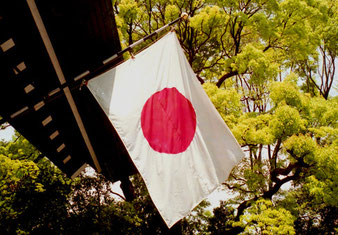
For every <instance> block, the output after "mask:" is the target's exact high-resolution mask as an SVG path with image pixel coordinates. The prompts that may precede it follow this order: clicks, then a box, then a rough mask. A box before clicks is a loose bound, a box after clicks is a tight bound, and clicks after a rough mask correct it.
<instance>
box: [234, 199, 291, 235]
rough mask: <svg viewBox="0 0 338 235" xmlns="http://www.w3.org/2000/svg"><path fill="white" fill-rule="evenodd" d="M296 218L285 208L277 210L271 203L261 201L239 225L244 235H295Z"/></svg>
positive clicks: (250, 209) (248, 211)
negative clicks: (243, 228)
mask: <svg viewBox="0 0 338 235" xmlns="http://www.w3.org/2000/svg"><path fill="white" fill-rule="evenodd" d="M294 221H295V217H294V216H292V214H291V213H290V212H289V211H287V210H285V209H284V208H276V207H274V206H273V205H272V202H271V201H268V200H263V199H260V200H258V201H257V202H256V203H255V204H254V205H252V206H251V207H250V208H249V209H248V210H247V213H246V214H244V215H243V216H242V217H241V220H240V222H237V224H238V225H240V226H242V227H245V230H244V231H245V232H244V233H243V234H254V233H257V234H295V229H294V228H293V223H294Z"/></svg>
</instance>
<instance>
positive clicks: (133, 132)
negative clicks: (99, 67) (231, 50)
mask: <svg viewBox="0 0 338 235" xmlns="http://www.w3.org/2000/svg"><path fill="white" fill-rule="evenodd" d="M88 87H89V89H90V91H91V92H92V94H93V95H94V97H95V98H96V100H97V101H98V103H99V104H100V105H101V107H102V108H103V110H104V111H105V113H106V114H107V116H108V117H109V119H110V121H111V122H112V124H113V126H114V127H115V129H116V131H117V132H118V134H119V136H120V138H121V139H122V142H123V144H124V145H125V147H126V149H127V151H128V153H129V155H130V157H131V159H132V161H133V162H134V164H135V166H136V167H137V169H138V171H139V172H140V174H141V176H142V177H143V179H144V181H145V184H146V186H147V189H148V191H149V194H150V197H151V198H152V200H153V202H154V204H155V206H156V208H157V209H158V211H159V213H160V214H161V216H162V217H163V219H164V221H165V222H166V224H167V225H168V227H171V226H173V225H174V224H175V223H176V222H177V221H178V220H180V219H182V218H183V217H185V216H186V215H188V214H189V213H190V212H191V210H192V209H193V208H194V207H195V206H197V205H198V204H199V203H200V202H201V201H202V200H203V199H205V198H206V197H207V196H208V195H209V194H210V193H211V192H212V191H214V190H215V189H216V188H217V186H218V185H220V184H221V183H222V182H224V181H225V180H226V179H227V177H228V175H229V174H230V171H231V169H232V168H233V167H234V166H235V165H236V164H237V163H238V162H239V161H240V160H241V159H242V157H243V156H244V153H243V151H242V150H241V148H240V146H239V145H238V143H237V141H236V139H235V138H234V136H233V135H232V133H231V132H230V130H229V128H228V127H227V126H226V125H225V123H224V121H223V120H222V118H221V116H220V115H219V114H218V112H217V111H216V109H215V107H214V106H213V104H212V103H211V101H210V99H209V98H208V96H207V95H206V93H205V92H204V90H203V88H202V86H201V85H200V83H199V82H198V80H197V78H196V75H195V74H194V72H193V71H192V69H191V67H190V65H189V63H188V61H187V59H186V57H185V55H184V52H183V50H182V48H181V46H180V44H179V41H178V39H177V37H176V34H175V33H173V32H171V33H168V34H167V35H166V36H164V37H163V38H162V39H160V40H159V41H157V42H156V43H154V44H153V45H151V46H150V47H149V48H147V49H146V50H144V51H142V52H141V53H139V54H137V55H136V56H135V58H134V59H130V60H128V61H126V62H124V63H122V64H120V65H119V66H117V67H115V68H113V69H112V70H110V71H108V72H106V73H104V74H102V75H100V76H98V77H97V78H95V79H92V80H91V81H90V82H89V83H88Z"/></svg>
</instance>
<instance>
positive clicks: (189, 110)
mask: <svg viewBox="0 0 338 235" xmlns="http://www.w3.org/2000/svg"><path fill="white" fill-rule="evenodd" d="M141 127H142V131H143V135H144V137H145V138H146V139H147V141H148V143H149V145H150V146H151V148H152V149H154V150H155V151H157V152H160V153H169V154H177V153H181V152H184V151H185V150H186V149H187V148H188V147H189V145H190V143H191V141H192V139H193V138H194V135H195V131H196V113H195V110H194V108H193V106H192V104H191V102H190V101H189V100H188V99H187V98H185V97H184V96H183V95H182V94H181V93H180V92H179V91H178V90H177V89H176V88H175V87H173V88H164V89H163V90H161V91H158V92H156V93H155V94H153V95H152V96H151V97H150V98H149V99H148V100H147V101H146V103H145V105H144V106H143V109H142V113H141Z"/></svg>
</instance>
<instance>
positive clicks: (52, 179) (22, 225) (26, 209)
mask: <svg viewBox="0 0 338 235" xmlns="http://www.w3.org/2000/svg"><path fill="white" fill-rule="evenodd" d="M38 156H40V153H39V152H38V151H37V150H36V149H35V148H34V147H33V146H32V145H31V144H30V143H29V142H28V141H27V140H26V139H24V138H23V137H22V136H20V135H18V134H16V135H15V136H14V137H13V141H11V142H8V143H7V142H1V143H0V187H1V193H0V212H1V213H0V221H1V222H0V233H4V234H12V233H21V232H22V233H26V232H40V233H60V232H62V231H64V229H65V227H63V226H62V225H63V224H64V221H65V219H66V218H67V214H68V212H67V202H68V201H67V195H68V193H69V192H70V185H71V181H70V179H68V178H66V176H65V175H64V174H63V173H62V172H61V171H60V170H59V169H57V168H56V167H55V166H54V165H52V164H51V162H49V161H48V160H47V159H46V158H44V159H40V160H39V161H38V162H37V163H35V162H34V161H33V160H35V159H39V158H37V157H38Z"/></svg>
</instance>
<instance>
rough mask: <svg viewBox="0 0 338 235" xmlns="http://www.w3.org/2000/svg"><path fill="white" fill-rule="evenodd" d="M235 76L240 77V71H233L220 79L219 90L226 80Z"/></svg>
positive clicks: (217, 84)
mask: <svg viewBox="0 0 338 235" xmlns="http://www.w3.org/2000/svg"><path fill="white" fill-rule="evenodd" d="M235 75H238V71H231V72H229V73H226V74H224V75H223V76H222V77H221V78H220V79H218V82H217V83H216V86H217V87H218V88H219V87H220V86H221V85H222V83H223V82H224V81H225V80H226V79H228V78H231V77H233V76H235Z"/></svg>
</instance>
